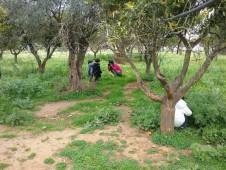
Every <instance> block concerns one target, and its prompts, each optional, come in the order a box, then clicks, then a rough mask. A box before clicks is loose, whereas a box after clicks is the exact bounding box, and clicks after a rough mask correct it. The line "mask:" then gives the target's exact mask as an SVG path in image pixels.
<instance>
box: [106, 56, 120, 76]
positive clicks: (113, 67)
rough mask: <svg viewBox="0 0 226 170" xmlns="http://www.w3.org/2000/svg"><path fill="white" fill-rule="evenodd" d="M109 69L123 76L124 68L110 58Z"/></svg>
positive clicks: (116, 74)
mask: <svg viewBox="0 0 226 170" xmlns="http://www.w3.org/2000/svg"><path fill="white" fill-rule="evenodd" d="M108 71H111V72H112V73H113V74H114V75H115V76H122V69H121V67H119V65H118V64H115V63H114V61H112V60H109V62H108Z"/></svg>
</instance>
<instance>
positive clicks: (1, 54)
mask: <svg viewBox="0 0 226 170" xmlns="http://www.w3.org/2000/svg"><path fill="white" fill-rule="evenodd" d="M2 56H3V50H0V60H2V59H3V57H2Z"/></svg>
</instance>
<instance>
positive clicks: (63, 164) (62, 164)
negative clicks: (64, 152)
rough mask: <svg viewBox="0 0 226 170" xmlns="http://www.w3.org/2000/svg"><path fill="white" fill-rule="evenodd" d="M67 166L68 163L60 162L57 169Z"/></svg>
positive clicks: (62, 169) (63, 168)
mask: <svg viewBox="0 0 226 170" xmlns="http://www.w3.org/2000/svg"><path fill="white" fill-rule="evenodd" d="M66 168H67V164H66V163H65V162H60V163H57V164H56V170H65V169H66Z"/></svg>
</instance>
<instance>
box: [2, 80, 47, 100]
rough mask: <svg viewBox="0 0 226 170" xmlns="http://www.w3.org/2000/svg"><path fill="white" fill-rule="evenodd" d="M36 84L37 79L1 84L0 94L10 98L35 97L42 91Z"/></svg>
mask: <svg viewBox="0 0 226 170" xmlns="http://www.w3.org/2000/svg"><path fill="white" fill-rule="evenodd" d="M38 82H39V81H38V79H26V80H10V81H7V82H6V83H4V84H3V86H2V87H1V88H0V92H1V93H2V94H7V95H8V96H10V97H11V98H26V97H35V96H37V95H40V94H43V90H44V89H43V88H42V86H41V85H40V84H39V83H38Z"/></svg>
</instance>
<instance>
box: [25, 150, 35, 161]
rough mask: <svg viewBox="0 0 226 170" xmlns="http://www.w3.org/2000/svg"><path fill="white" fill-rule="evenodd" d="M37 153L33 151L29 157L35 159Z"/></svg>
mask: <svg viewBox="0 0 226 170" xmlns="http://www.w3.org/2000/svg"><path fill="white" fill-rule="evenodd" d="M36 155H37V154H36V153H34V152H33V153H31V154H30V155H28V157H27V159H29V160H32V159H34V157H35V156H36Z"/></svg>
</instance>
